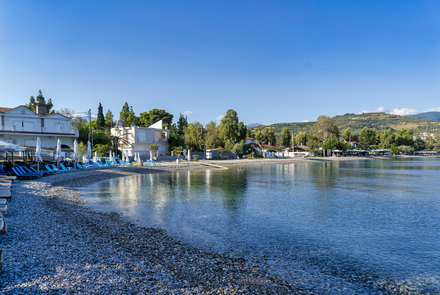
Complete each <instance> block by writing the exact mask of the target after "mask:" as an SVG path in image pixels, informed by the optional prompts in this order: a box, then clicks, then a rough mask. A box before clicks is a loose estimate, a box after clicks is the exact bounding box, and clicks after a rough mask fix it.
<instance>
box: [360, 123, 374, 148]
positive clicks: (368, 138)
mask: <svg viewBox="0 0 440 295" xmlns="http://www.w3.org/2000/svg"><path fill="white" fill-rule="evenodd" d="M359 143H360V144H361V145H363V146H364V147H366V148H368V147H369V146H370V145H376V129H371V128H368V127H364V128H363V129H362V130H361V135H360V136H359Z"/></svg>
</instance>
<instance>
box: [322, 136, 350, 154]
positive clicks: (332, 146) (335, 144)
mask: <svg viewBox="0 0 440 295" xmlns="http://www.w3.org/2000/svg"><path fill="white" fill-rule="evenodd" d="M322 148H323V149H324V150H343V151H345V149H346V145H345V144H344V143H343V142H342V141H341V140H340V139H339V138H336V137H333V138H330V139H328V140H327V141H326V142H325V143H324V145H323V146H322Z"/></svg>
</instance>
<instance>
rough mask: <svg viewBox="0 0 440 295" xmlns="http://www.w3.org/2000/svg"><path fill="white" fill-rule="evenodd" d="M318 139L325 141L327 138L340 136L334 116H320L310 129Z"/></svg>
mask: <svg viewBox="0 0 440 295" xmlns="http://www.w3.org/2000/svg"><path fill="white" fill-rule="evenodd" d="M310 134H313V135H314V137H315V138H316V139H317V141H319V142H321V143H323V142H325V141H327V139H330V138H333V137H339V128H338V126H336V122H335V120H334V119H333V118H330V117H328V116H324V115H322V116H319V117H318V119H317V120H316V122H315V124H314V125H313V127H312V128H311V129H310Z"/></svg>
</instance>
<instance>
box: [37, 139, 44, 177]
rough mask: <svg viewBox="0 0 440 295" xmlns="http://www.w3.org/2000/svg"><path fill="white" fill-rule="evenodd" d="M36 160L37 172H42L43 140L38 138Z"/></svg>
mask: <svg viewBox="0 0 440 295" xmlns="http://www.w3.org/2000/svg"><path fill="white" fill-rule="evenodd" d="M35 154H36V160H37V170H38V171H40V163H41V162H43V159H42V158H41V140H40V138H39V137H37V147H36V148H35Z"/></svg>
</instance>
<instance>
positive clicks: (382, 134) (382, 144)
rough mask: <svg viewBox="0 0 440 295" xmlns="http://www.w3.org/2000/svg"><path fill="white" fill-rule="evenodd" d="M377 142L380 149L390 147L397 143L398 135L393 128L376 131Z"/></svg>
mask: <svg viewBox="0 0 440 295" xmlns="http://www.w3.org/2000/svg"><path fill="white" fill-rule="evenodd" d="M376 142H377V143H378V147H379V148H380V149H388V148H390V146H391V145H393V144H395V143H396V136H395V134H394V133H392V131H391V129H386V130H380V131H377V132H376Z"/></svg>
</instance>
